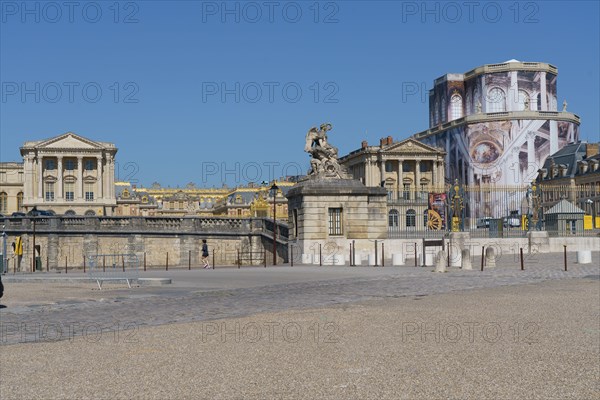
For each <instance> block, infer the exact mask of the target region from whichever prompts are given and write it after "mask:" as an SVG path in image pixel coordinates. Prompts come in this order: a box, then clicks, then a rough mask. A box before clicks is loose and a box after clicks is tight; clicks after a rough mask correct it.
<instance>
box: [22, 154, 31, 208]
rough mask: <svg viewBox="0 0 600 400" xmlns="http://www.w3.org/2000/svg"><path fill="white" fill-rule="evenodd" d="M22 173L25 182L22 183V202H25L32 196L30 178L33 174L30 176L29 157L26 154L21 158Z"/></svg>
mask: <svg viewBox="0 0 600 400" xmlns="http://www.w3.org/2000/svg"><path fill="white" fill-rule="evenodd" d="M23 160H24V161H23V171H24V174H25V182H23V202H26V201H28V200H29V198H30V197H31V195H32V194H33V193H32V191H31V179H30V177H33V174H31V161H32V160H31V157H30V156H29V154H26V155H25V156H24V157H23Z"/></svg>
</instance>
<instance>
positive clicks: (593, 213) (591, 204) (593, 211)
mask: <svg viewBox="0 0 600 400" xmlns="http://www.w3.org/2000/svg"><path fill="white" fill-rule="evenodd" d="M586 203H588V204H589V205H590V206H591V208H592V229H596V204H595V203H594V201H593V200H592V199H587V200H586Z"/></svg>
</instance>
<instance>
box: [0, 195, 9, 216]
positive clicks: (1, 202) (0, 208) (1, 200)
mask: <svg viewBox="0 0 600 400" xmlns="http://www.w3.org/2000/svg"><path fill="white" fill-rule="evenodd" d="M7 209H8V195H7V194H6V193H5V192H0V212H3V213H5V212H6V210H7Z"/></svg>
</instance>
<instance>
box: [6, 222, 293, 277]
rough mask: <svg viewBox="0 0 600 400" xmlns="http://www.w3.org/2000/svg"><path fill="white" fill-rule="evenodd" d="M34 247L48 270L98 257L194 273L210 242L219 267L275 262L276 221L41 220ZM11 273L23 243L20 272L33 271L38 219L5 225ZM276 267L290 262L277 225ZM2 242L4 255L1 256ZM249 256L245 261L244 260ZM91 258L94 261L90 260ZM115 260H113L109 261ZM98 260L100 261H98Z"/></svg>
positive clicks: (284, 231)
mask: <svg viewBox="0 0 600 400" xmlns="http://www.w3.org/2000/svg"><path fill="white" fill-rule="evenodd" d="M35 220H36V223H35V225H36V226H35V244H36V246H40V253H41V255H40V256H41V261H42V266H43V270H44V271H45V270H46V269H48V270H51V271H53V270H56V271H63V270H64V268H65V263H66V265H67V267H68V268H69V269H71V268H83V263H84V257H85V258H86V266H88V267H89V264H90V263H93V262H97V263H98V264H100V262H101V261H100V260H101V259H102V257H96V256H97V255H100V256H101V255H125V254H127V255H128V254H135V255H136V256H137V259H138V261H139V264H140V267H142V268H143V263H144V259H145V261H146V266H147V268H154V267H156V268H165V267H166V263H167V253H168V263H169V268H172V267H173V268H174V267H185V268H187V267H188V265H189V264H190V263H191V266H192V268H193V267H198V266H200V265H201V264H202V262H201V259H200V257H201V249H202V239H206V240H207V244H208V247H209V252H210V262H211V263H212V262H213V260H214V263H215V264H216V265H217V266H225V265H227V266H232V265H237V260H238V253H240V254H241V256H240V258H242V259H243V260H242V264H243V265H248V264H249V262H244V260H249V259H250V257H249V256H248V255H249V252H250V251H252V252H253V254H252V264H253V265H262V263H263V262H264V258H265V255H264V254H265V253H266V259H267V263H268V264H269V265H270V264H272V262H273V239H272V237H273V233H272V230H273V222H272V221H267V220H264V219H237V218H152V217H130V218H120V217H73V218H71V217H52V218H39V217H38V218H36V219H35ZM3 223H4V226H5V232H6V233H7V239H6V240H7V250H8V251H7V254H8V257H9V259H11V261H10V262H9V266H10V272H12V270H13V267H14V265H15V263H14V259H13V255H14V253H13V251H12V247H11V244H12V243H13V242H14V241H15V238H16V237H17V236H21V238H22V239H23V260H22V263H21V271H31V269H32V259H33V240H34V230H33V219H29V218H10V219H5V220H4V222H3ZM277 227H278V232H277V233H278V234H277V241H276V243H277V245H276V249H277V263H278V264H282V263H284V262H287V252H288V248H287V227H286V226H285V225H281V224H279V223H278V225H277ZM1 249H2V247H1V242H0V252H1ZM244 255H246V256H244ZM90 256H93V257H92V259H90ZM109 258H110V257H109ZM94 260H95V261H94Z"/></svg>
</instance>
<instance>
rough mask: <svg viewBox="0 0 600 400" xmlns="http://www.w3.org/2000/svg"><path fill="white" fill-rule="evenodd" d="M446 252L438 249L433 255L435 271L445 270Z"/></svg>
mask: <svg viewBox="0 0 600 400" xmlns="http://www.w3.org/2000/svg"><path fill="white" fill-rule="evenodd" d="M446 263H447V261H446V253H445V252H444V250H440V251H438V253H437V255H436V257H435V272H446Z"/></svg>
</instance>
